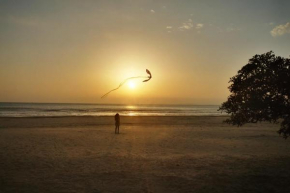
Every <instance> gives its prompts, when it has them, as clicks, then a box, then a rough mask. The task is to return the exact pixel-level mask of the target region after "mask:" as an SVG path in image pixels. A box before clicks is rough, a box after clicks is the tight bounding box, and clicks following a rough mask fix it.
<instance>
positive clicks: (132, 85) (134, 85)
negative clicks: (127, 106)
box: [128, 81, 136, 89]
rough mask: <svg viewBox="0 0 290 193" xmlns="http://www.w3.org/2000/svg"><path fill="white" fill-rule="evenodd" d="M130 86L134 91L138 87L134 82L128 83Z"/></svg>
mask: <svg viewBox="0 0 290 193" xmlns="http://www.w3.org/2000/svg"><path fill="white" fill-rule="evenodd" d="M128 86H129V88H130V89H134V88H135V87H136V84H135V83H134V82H132V81H129V82H128Z"/></svg>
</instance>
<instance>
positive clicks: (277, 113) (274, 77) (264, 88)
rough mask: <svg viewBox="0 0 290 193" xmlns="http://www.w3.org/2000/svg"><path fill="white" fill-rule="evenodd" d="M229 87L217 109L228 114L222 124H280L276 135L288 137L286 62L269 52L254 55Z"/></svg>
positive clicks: (289, 70)
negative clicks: (228, 94) (223, 100)
mask: <svg viewBox="0 0 290 193" xmlns="http://www.w3.org/2000/svg"><path fill="white" fill-rule="evenodd" d="M229 83H231V85H230V86H229V90H230V92H231V94H230V96H229V97H228V99H227V101H226V102H224V103H222V105H221V107H220V108H219V111H222V112H226V113H228V114H230V118H229V119H227V120H226V121H225V122H227V123H229V124H232V125H237V126H242V125H244V124H245V123H257V122H261V121H268V122H273V123H278V122H281V127H280V129H279V130H278V133H279V134H280V135H282V136H283V137H284V138H285V139H286V138H287V137H289V136H290V59H288V58H283V57H280V56H275V54H274V53H273V52H272V51H270V52H267V53H265V54H261V55H255V56H253V57H252V58H251V59H250V60H249V62H248V64H246V65H245V66H244V67H242V69H241V70H239V71H238V74H237V75H235V76H234V77H232V78H231V79H230V81H229Z"/></svg>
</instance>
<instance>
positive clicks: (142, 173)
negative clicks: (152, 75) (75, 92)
mask: <svg viewBox="0 0 290 193" xmlns="http://www.w3.org/2000/svg"><path fill="white" fill-rule="evenodd" d="M225 119H226V117H217V116H188V117H186V116H174V117H169V116H163V117H151V116H147V117H141V116H139V117H138V116H136V117H134V116H127V117H124V116H121V127H120V134H117V135H116V134H114V117H93V116H92V117H29V118H25V117H24V118H9V117H5V118H3V117H2V118H0V192H1V193H2V192H3V193H10V192H27V193H28V192H29V193H33V192H43V193H45V192H92V193H99V192H161V193H165V192H166V193H167V192H196V193H205V192H210V193H213V192H238V193H239V192H241V193H245V192H285V193H286V192H289V189H290V183H289V181H290V165H289V163H290V154H289V153H290V141H289V139H287V140H284V139H283V138H282V137H281V136H279V135H278V133H277V130H278V129H279V125H278V124H269V123H258V124H246V125H245V126H243V127H236V126H231V125H227V124H225V123H223V120H225Z"/></svg>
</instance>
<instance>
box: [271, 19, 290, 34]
mask: <svg viewBox="0 0 290 193" xmlns="http://www.w3.org/2000/svg"><path fill="white" fill-rule="evenodd" d="M270 33H271V35H272V36H273V37H276V36H282V35H284V34H286V33H290V23H289V22H288V23H286V24H285V25H278V26H276V27H275V28H274V29H272V31H271V32H270Z"/></svg>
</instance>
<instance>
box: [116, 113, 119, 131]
mask: <svg viewBox="0 0 290 193" xmlns="http://www.w3.org/2000/svg"><path fill="white" fill-rule="evenodd" d="M115 126H116V127H115V134H117V133H118V134H119V133H120V131H119V128H120V115H119V113H117V114H116V115H115Z"/></svg>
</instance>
